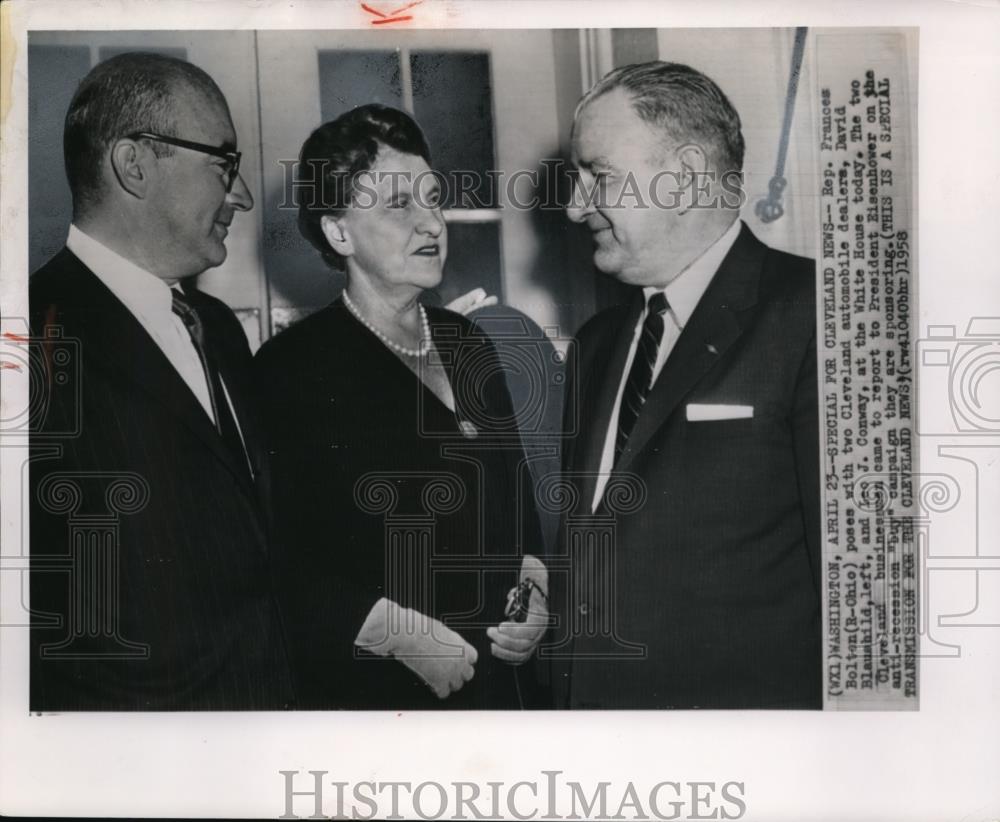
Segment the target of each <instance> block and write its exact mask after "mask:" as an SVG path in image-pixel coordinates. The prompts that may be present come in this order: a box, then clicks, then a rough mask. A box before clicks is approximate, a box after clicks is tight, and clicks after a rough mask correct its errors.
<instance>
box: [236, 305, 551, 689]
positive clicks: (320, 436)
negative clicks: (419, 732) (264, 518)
mask: <svg viewBox="0 0 1000 822" xmlns="http://www.w3.org/2000/svg"><path fill="white" fill-rule="evenodd" d="M427 313H428V319H429V322H430V325H431V333H432V335H433V337H434V341H435V346H436V348H437V349H438V351H440V352H441V353H442V358H443V359H444V361H445V368H446V370H447V372H448V374H449V377H450V380H451V385H452V389H453V393H454V395H455V404H456V407H457V414H456V413H454V412H452V411H451V410H449V409H448V408H447V407H445V405H444V404H443V403H442V402H441V401H440V400H439V399H438V398H437V396H436V395H435V394H434V393H433V392H431V391H430V389H428V388H427V387H426V386H425V385H424V384H423V383H422V382H421V381H420V379H419V378H418V377H417V375H416V374H414V373H413V372H412V371H411V370H410V369H409V368H407V366H406V365H404V364H403V362H401V361H400V360H399V358H398V357H396V355H395V354H393V353H392V352H391V351H390V350H389V349H388V348H387V347H386V346H385V345H384V344H383V343H381V342H380V341H379V340H378V339H377V338H376V337H375V336H374V335H373V334H372V333H371V332H370V331H368V330H367V329H365V328H364V327H363V326H362V325H361V323H359V322H358V321H357V320H356V319H355V318H354V316H353V315H352V314H351V313H350V311H349V310H348V309H347V308H346V307H345V306H344V304H343V302H341V301H340V300H338V301H336V302H334V303H333V304H332V305H330V306H328V307H327V308H325V309H323V310H321V311H318V312H316V313H315V314H313V315H311V316H310V317H308V318H306V319H304V320H303V321H301V322H300V323H298V324H297V325H295V326H294V327H292V328H290V329H288V330H287V331H285V332H283V333H281V334H279V335H278V336H277V337H275V338H274V339H272V340H270V341H269V342H268V343H267V344H266V345H264V346H263V347H262V348H261V350H260V351H259V352H258V353H257V357H256V359H255V362H254V366H255V369H254V370H255V375H256V377H257V380H258V382H259V386H260V393H261V394H262V396H264V401H263V406H262V407H263V409H264V418H265V427H266V433H267V443H268V448H269V450H270V452H271V453H270V457H271V459H270V462H271V466H272V469H273V473H272V483H271V487H272V497H273V510H274V517H275V526H276V527H275V533H274V537H275V539H274V542H275V545H276V553H277V554H278V555H279V556H278V558H277V566H278V569H279V575H278V576H279V579H280V580H281V602H282V610H283V613H284V614H285V616H286V618H287V624H288V635H289V646H290V650H291V655H292V660H293V667H294V671H295V674H296V686H297V687H296V693H297V694H298V695H299V698H300V706H301V707H305V708H315V709H329V708H365V709H390V708H391V709H403V708H406V709H435V708H445V709H453V708H476V709H487V708H491V709H492V708H516V707H517V706H518V699H517V687H518V684H519V687H520V689H521V696H522V698H523V700H524V701H525V702H526V703H527V704H529V705H531V706H535V705H537V703H538V701H539V700H540V699H542V698H543V697H542V695H541V694H538V693H537V689H536V688H535V683H534V682H533V679H532V677H533V670H532V666H530V665H525V666H523V667H521V668H514V667H512V666H510V665H508V664H507V663H505V662H501V661H499V660H497V659H495V658H494V657H493V656H492V655H491V654H490V650H489V646H490V641H489V639H488V637H487V636H486V629H487V627H489V626H491V625H497V624H499V622H500V621H501V620H502V619H503V610H504V605H505V603H506V594H507V592H508V590H509V589H510V588H511V587H513V586H514V585H515V584H516V583H517V578H518V571H519V569H520V564H521V549H522V547H524V550H526V551H528V552H529V553H536V554H537V553H540V552H541V551H542V545H541V536H540V533H539V528H538V520H537V516H536V513H535V507H534V504H533V500H532V494H531V492H532V490H533V486H532V483H531V472H530V470H529V468H528V466H527V465H526V464H525V463H524V454H523V450H522V447H521V443H520V439H519V437H518V431H517V427H516V423H515V415H514V409H513V407H512V405H511V400H510V396H509V394H508V392H507V388H506V385H505V382H504V372H503V369H502V368H501V366H500V362H499V361H498V359H497V355H496V351H495V350H494V348H493V346H492V345H491V343H490V341H489V338H488V337H487V336H486V334H485V333H484V332H483V331H482V330H480V329H478V328H476V327H475V326H473V325H472V323H471V322H470V321H469V320H467V319H466V318H464V317H462V316H460V315H458V314H454V313H452V312H450V311H445V310H442V309H435V308H428V309H427ZM459 419H462V420H463V421H471V422H472V423H474V425H475V426H476V429H477V432H478V433H477V435H476V436H475V437H474V438H468V437H466V436H463V434H462V429H461V427H460V425H459ZM518 500H520V502H518ZM383 596H384V597H387V598H389V599H391V600H394V601H396V602H398V603H399V604H401V605H402V606H404V607H409V608H413V609H414V610H417V611H419V612H421V613H425V614H428V615H430V616H433V617H434V618H436V619H440V620H442V621H443V622H444V623H445V624H446V625H448V626H449V627H451V628H452V629H453V630H455V631H457V632H458V633H459V634H461V635H462V636H463V637H464V638H465V639H466V640H467V641H468V642H469V643H470V644H472V645H473V646H474V647H475V648H476V649H477V650H478V653H479V660H478V662H477V663H476V674H475V678H474V679H473V680H472V681H471V682H469V683H468V684H466V685H465V686H463V688H462V689H461V690H460V691H459V692H458V693H456V694H452V695H451V696H450V697H448V699H447V700H443V701H442V700H438V699H437V698H436V697H435V696H434V695H433V694H432V693H431V692H430V690H429V689H428V688H427V687H426V686H425V685H424V683H423V682H421V681H420V680H419V679H418V678H417V677H416V676H415V675H414V674H413V673H411V672H410V670H409V669H408V668H406V667H405V666H404V665H403V664H402V663H400V662H398V661H396V660H395V659H391V658H382V657H375V656H373V655H371V654H368V655H365V654H359V653H358V652H357V649H356V648H355V646H354V639H355V637H356V636H357V634H358V631H359V630H360V628H361V626H362V624H363V623H364V621H365V618H366V617H367V615H368V613H369V611H370V610H371V608H372V606H373V605H374V604H375V603H376V601H377V600H378V599H380V598H381V597H383ZM515 678H517V681H518V684H516V682H515Z"/></svg>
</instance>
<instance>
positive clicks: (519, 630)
mask: <svg viewBox="0 0 1000 822" xmlns="http://www.w3.org/2000/svg"><path fill="white" fill-rule="evenodd" d="M525 581H530V582H531V583H532V585H531V594H530V596H529V598H528V612H527V616H526V617H525V619H524V621H523V622H515V621H513V620H508V621H507V622H501V623H500V624H499V625H498V626H497V627H495V628H487V629H486V636H488V637H489V638H490V640H491V641H492V644H491V645H490V653H491V654H493V656H495V657H496V658H497V659H502V660H504V661H505V662H510V663H512V664H514V665H521V664H523V663H525V662H527V661H528V660H529V659H531V656H532V654H534V653H535V648H537V647H538V643H539V642H541V641H542V636H544V634H545V629H546V628H547V627H548V624H549V607H548V594H547V591H548V587H549V572H548V570H546V568H545V565H543V564H542V561H541V560H540V559H538V558H537V557H533V556H531V555H530V554H525V556H524V559H523V560H522V562H521V575H520V579H519V583H523V582H525Z"/></svg>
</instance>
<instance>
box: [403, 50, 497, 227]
mask: <svg viewBox="0 0 1000 822" xmlns="http://www.w3.org/2000/svg"><path fill="white" fill-rule="evenodd" d="M410 66H411V70H412V75H413V113H414V116H415V117H416V118H417V122H418V123H420V127H421V128H422V129H423V130H424V134H426V135H427V142H428V143H429V144H430V147H431V156H432V157H433V159H434V167H435V168H436V169H437V170H438V171H441V172H444V173H445V174H446V175H448V183H449V185H448V199H447V200H446V205H447V207H449V208H461V207H478V208H496V206H497V202H496V200H497V197H496V192H494V191H491V190H490V189H491V188H494V187H493V186H490V185H489V181H488V178H487V177H486V171H487V170H488V169H493V168H494V165H495V160H494V153H493V94H492V84H491V81H490V57H489V55H488V54H486V53H482V52H467V51H415V52H413V54H412V55H411V58H410ZM460 170H464V171H471V172H474V173H475V174H477V175H479V180H480V181H481V182H480V184H479V185H477V186H468V187H467V188H468V189H469V190H471V194H472V202H465V203H463V202H458V201H457V198H456V194H455V189H456V188H457V186H456V185H453V184H452V182H453V180H455V179H456V178H455V176H454V173H455V172H456V171H460Z"/></svg>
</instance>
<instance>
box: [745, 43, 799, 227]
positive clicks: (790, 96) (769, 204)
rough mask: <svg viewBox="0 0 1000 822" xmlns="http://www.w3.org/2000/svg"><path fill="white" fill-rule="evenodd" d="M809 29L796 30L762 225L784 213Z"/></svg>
mask: <svg viewBox="0 0 1000 822" xmlns="http://www.w3.org/2000/svg"><path fill="white" fill-rule="evenodd" d="M808 31H809V29H808V28H805V27H800V28H797V29H795V48H794V49H793V51H792V70H791V72H790V74H789V75H788V91H787V92H786V94H785V121H784V122H783V123H782V124H781V142H780V143H779V145H778V165H777V168H775V170H774V176H773V177H772V178H771V181H770V182H769V183H768V186H767V188H768V191H767V197H764V198H762V199H760V200H758V201H757V204H756V206H754V211H755V212H756V214H757V216H758V217H759V218H760V221H761V222H762V223H773V222H774V221H775V220H777V219H779V218H780V217H781V216H782V215H783V214H784V213H785V209H784V206H782V204H781V198H782V195H783V194H784V193H785V186H786V185H787V184H788V181H787V180H786V179H785V176H784V175H785V155H786V154H788V133H789V132H790V131H791V130H792V115H793V114H794V113H795V95H796V93H797V92H798V89H799V74H800V73H801V71H802V53H803V52H804V51H805V48H806V32H808Z"/></svg>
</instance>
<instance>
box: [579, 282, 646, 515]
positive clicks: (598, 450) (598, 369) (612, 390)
mask: <svg viewBox="0 0 1000 822" xmlns="http://www.w3.org/2000/svg"><path fill="white" fill-rule="evenodd" d="M642 309H643V300H642V292H641V291H638V292H637V293H636V295H635V296H634V297H633V299H632V301H631V302H630V303H629V305H628V307H627V308H626V309H624V310H623V311H622V312H620V313H619V314H618V315H617V316H615V317H612V318H611V328H610V329H609V333H607V334H606V335H604V337H603V338H600V339H598V340H597V341H596V343H595V345H594V349H593V355H592V359H591V361H590V362H589V363H581V365H582V366H583V367H582V368H581V371H582V372H583V373H586V374H587V375H588V377H589V379H587V380H586V382H583V381H581V383H580V395H579V396H578V397H577V398H576V401H577V409H578V413H579V415H580V420H581V422H580V430H581V442H580V445H579V447H578V448H577V450H576V454H575V459H574V465H573V466H571V467H572V469H574V470H575V471H578V472H582V473H583V475H584V476H583V478H582V480H581V484H580V498H581V501H582V502H583V504H584V505H585V506H586V507H587V510H588V511H589V510H590V500H592V499H593V498H594V491H595V490H596V488H597V472H598V471H599V470H600V468H601V456H602V454H603V453H604V440H605V438H606V436H607V433H608V424H609V423H610V421H611V412H612V410H613V409H614V404H615V398H616V397H617V396H618V386H619V384H620V383H621V375H622V371H623V370H624V368H625V360H626V359H627V358H628V350H629V346H630V345H631V344H632V337H633V336H634V333H635V324H636V322H637V321H638V319H639V315H640V314H641V313H642ZM591 386H593V389H591Z"/></svg>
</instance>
